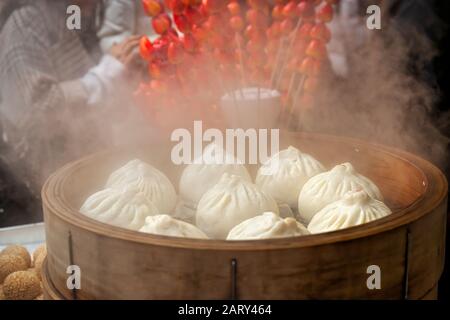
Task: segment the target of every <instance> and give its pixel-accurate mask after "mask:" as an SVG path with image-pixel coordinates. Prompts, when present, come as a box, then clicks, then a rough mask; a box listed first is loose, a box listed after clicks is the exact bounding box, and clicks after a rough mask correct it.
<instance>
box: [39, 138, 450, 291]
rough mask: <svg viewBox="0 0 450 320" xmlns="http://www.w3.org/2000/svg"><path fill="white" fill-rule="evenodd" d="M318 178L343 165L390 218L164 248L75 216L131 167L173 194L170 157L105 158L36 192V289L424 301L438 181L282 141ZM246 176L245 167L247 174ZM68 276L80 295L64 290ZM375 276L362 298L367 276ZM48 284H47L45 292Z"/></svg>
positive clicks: (385, 158) (318, 143) (346, 153)
mask: <svg viewBox="0 0 450 320" xmlns="http://www.w3.org/2000/svg"><path fill="white" fill-rule="evenodd" d="M281 144H282V145H281V147H286V146H288V145H294V146H296V147H298V148H300V149H301V150H302V151H305V152H308V153H310V154H312V155H313V156H315V157H316V158H318V159H319V160H321V161H322V163H324V164H325V165H326V166H327V167H328V168H331V167H332V166H334V165H335V164H339V163H342V162H351V163H352V164H353V165H354V166H355V168H356V169H357V170H358V171H359V172H361V173H362V174H364V175H366V176H368V177H369V178H371V179H372V180H373V181H374V182H375V183H376V184H377V185H378V186H379V188H380V190H381V191H382V193H383V196H384V198H385V202H386V203H387V204H388V206H389V207H390V208H391V209H392V210H393V214H392V215H390V216H388V217H385V218H383V219H380V220H377V221H374V222H372V223H369V224H365V225H362V226H357V227H353V228H349V229H345V230H340V231H336V232H330V233H325V234H317V235H309V236H303V237H297V238H287V239H270V240H260V241H233V242H227V241H217V240H194V239H181V238H170V237H165V236H158V235H149V234H143V233H139V232H134V231H129V230H125V229H121V228H117V227H113V226H109V225H106V224H103V223H100V222H97V221H95V220H92V219H89V218H88V217H85V216H84V215H82V214H80V213H79V211H78V208H80V207H81V205H82V203H83V202H84V200H85V199H86V198H87V197H88V196H89V195H90V194H92V193H94V192H95V191H98V190H100V189H101V188H102V186H103V184H104V183H105V181H106V179H107V177H108V175H109V174H110V173H111V172H112V171H113V170H114V169H116V168H118V167H120V166H121V165H123V164H124V163H126V162H127V161H129V160H131V159H133V158H135V157H139V158H141V159H142V160H145V161H148V162H149V163H151V164H153V165H154V166H156V167H157V168H159V169H161V170H162V171H163V172H165V173H166V174H167V175H168V177H169V178H170V179H171V180H172V182H173V184H174V185H175V186H177V185H178V178H179V176H180V174H181V171H182V169H183V168H182V167H177V166H174V165H173V164H172V163H171V161H170V148H161V146H160V145H148V146H145V147H141V148H140V150H139V151H136V150H134V149H133V150H131V149H130V150H127V151H124V150H109V151H105V152H100V153H97V154H94V155H92V156H88V157H86V158H83V159H81V160H79V161H76V162H73V163H70V164H68V165H66V166H65V167H63V168H62V169H60V170H58V171H57V172H56V173H54V174H53V175H52V176H51V177H50V178H49V179H48V180H47V182H46V184H45V185H44V187H43V191H42V200H43V208H44V218H45V228H46V237H47V252H48V253H47V262H46V265H45V268H44V269H45V274H46V276H45V279H46V281H44V286H46V291H47V292H51V294H47V296H48V297H53V298H55V297H58V298H60V299H434V298H436V292H437V283H438V280H439V278H440V276H441V274H442V271H443V267H444V250H445V233H446V224H447V222H446V216H447V207H446V205H447V191H448V190H447V181H446V179H445V177H444V175H443V174H442V173H441V172H440V171H439V170H438V169H437V168H436V167H435V166H433V165H432V164H431V163H429V162H427V161H425V160H423V159H421V158H419V157H417V156H415V155H412V154H409V153H406V152H403V151H399V150H396V149H392V148H388V147H384V146H380V145H373V144H369V143H366V142H363V141H359V140H355V139H350V138H343V137H332V136H325V135H317V134H307V133H286V134H283V135H282V137H281ZM250 170H251V172H252V173H253V174H254V172H255V170H256V168H255V167H251V168H250ZM69 265H78V266H79V267H80V268H81V289H80V290H75V291H73V290H69V289H68V288H67V286H66V281H67V278H68V276H69V275H68V274H67V273H66V269H67V267H68V266H69ZM371 265H377V266H379V267H380V270H381V289H379V290H378V289H374V290H370V289H368V287H367V279H368V277H369V276H370V274H368V273H367V268H368V267H369V266H371ZM49 284H51V285H49Z"/></svg>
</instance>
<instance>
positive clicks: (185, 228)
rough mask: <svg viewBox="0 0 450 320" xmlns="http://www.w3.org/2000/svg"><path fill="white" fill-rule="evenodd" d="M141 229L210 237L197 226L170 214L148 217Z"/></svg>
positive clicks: (168, 233) (159, 233)
mask: <svg viewBox="0 0 450 320" xmlns="http://www.w3.org/2000/svg"><path fill="white" fill-rule="evenodd" d="M139 231H140V232H145V233H150V234H158V235H163V236H170V237H178V238H194V239H208V237H207V236H206V235H205V234H204V233H203V231H201V230H200V229H199V228H197V227H196V226H193V225H192V224H189V223H187V222H184V221H179V220H176V219H174V218H172V217H170V216H168V215H157V216H151V217H147V219H146V220H145V225H144V226H143V227H142V228H141V229H140V230H139Z"/></svg>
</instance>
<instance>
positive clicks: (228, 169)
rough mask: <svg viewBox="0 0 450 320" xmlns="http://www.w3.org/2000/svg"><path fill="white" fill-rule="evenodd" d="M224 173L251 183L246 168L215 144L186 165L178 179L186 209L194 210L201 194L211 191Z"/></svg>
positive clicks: (210, 145)
mask: <svg viewBox="0 0 450 320" xmlns="http://www.w3.org/2000/svg"><path fill="white" fill-rule="evenodd" d="M224 173H229V174H233V175H236V176H240V177H242V178H243V179H245V180H247V181H251V177H250V174H249V173H248V171H247V169H246V167H245V166H244V165H242V164H237V161H236V159H235V158H234V157H233V156H232V155H230V154H228V153H226V151H225V150H223V148H222V147H220V146H218V145H217V144H215V143H211V144H209V145H208V146H207V147H206V148H205V149H204V151H203V155H202V156H201V157H200V158H198V159H196V160H195V161H194V163H193V164H190V165H188V166H187V167H186V168H185V169H184V171H183V173H182V175H181V178H180V185H179V189H180V197H181V199H182V200H183V201H184V202H185V203H186V205H187V206H188V207H191V208H192V207H193V208H195V207H196V206H197V204H198V202H199V201H200V199H201V197H202V196H203V194H205V192H206V191H208V190H209V189H211V188H212V187H213V186H214V185H215V184H216V183H217V182H219V180H220V178H221V177H222V175H223V174H224Z"/></svg>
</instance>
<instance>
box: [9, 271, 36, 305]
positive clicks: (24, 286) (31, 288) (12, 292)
mask: <svg viewBox="0 0 450 320" xmlns="http://www.w3.org/2000/svg"><path fill="white" fill-rule="evenodd" d="M3 293H4V294H5V297H6V299H8V300H33V299H34V298H36V297H37V296H39V295H40V294H41V293H42V292H41V285H40V283H39V278H38V277H37V276H36V274H35V273H34V272H30V271H17V272H14V273H11V274H10V275H9V276H7V277H6V279H5V282H4V283H3Z"/></svg>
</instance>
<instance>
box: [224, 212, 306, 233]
mask: <svg viewBox="0 0 450 320" xmlns="http://www.w3.org/2000/svg"><path fill="white" fill-rule="evenodd" d="M307 234H309V231H308V230H307V229H306V228H305V227H304V226H303V225H302V224H301V223H300V222H298V221H297V220H295V219H294V218H286V219H283V218H281V217H279V216H278V215H277V214H275V213H273V212H265V213H263V214H262V215H259V216H256V217H254V218H251V219H248V220H245V221H244V222H242V223H240V224H238V225H237V226H236V227H234V228H233V229H231V231H230V233H229V234H228V237H227V240H258V239H270V238H286V237H297V236H302V235H307Z"/></svg>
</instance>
